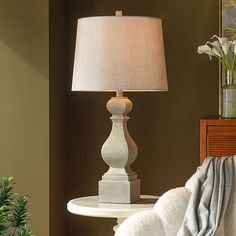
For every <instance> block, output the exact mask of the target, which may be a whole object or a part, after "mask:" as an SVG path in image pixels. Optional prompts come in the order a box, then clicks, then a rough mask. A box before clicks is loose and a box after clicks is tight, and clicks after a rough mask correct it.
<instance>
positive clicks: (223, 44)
mask: <svg viewBox="0 0 236 236" xmlns="http://www.w3.org/2000/svg"><path fill="white" fill-rule="evenodd" d="M214 38H216V39H217V40H215V41H213V42H209V41H207V42H206V44H205V45H202V46H199V47H198V50H197V52H198V53H199V54H202V53H205V54H207V55H209V57H210V59H211V57H212V56H215V57H216V58H217V59H218V60H219V61H220V62H221V63H222V66H223V68H224V69H225V73H226V74H227V75H232V76H231V77H232V78H230V76H226V77H225V83H226V84H234V85H236V77H235V78H234V74H235V71H236V40H234V41H230V40H229V39H227V38H226V37H218V36H217V35H214V36H213V37H212V39H214Z"/></svg>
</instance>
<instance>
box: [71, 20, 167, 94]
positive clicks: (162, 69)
mask: <svg viewBox="0 0 236 236" xmlns="http://www.w3.org/2000/svg"><path fill="white" fill-rule="evenodd" d="M72 90H73V91H117V90H123V91H166V90H168V87H167V78H166V65H165V53H164V43H163V34H162V22H161V19H158V18H154V17H139V16H102V17H99V16H98V17H87V18H81V19H79V20H78V29H77V38H76V50H75V58H74V73H73V82H72Z"/></svg>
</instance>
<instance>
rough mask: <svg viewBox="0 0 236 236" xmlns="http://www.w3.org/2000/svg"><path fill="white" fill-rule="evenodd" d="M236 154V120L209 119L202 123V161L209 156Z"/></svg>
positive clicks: (203, 120)
mask: <svg viewBox="0 0 236 236" xmlns="http://www.w3.org/2000/svg"><path fill="white" fill-rule="evenodd" d="M234 154H236V119H221V118H218V117H217V118H209V119H202V120H201V121H200V161H201V163H202V162H203V160H204V159H205V158H206V157H207V156H213V157H221V156H231V155H234Z"/></svg>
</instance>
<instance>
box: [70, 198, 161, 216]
mask: <svg viewBox="0 0 236 236" xmlns="http://www.w3.org/2000/svg"><path fill="white" fill-rule="evenodd" d="M157 199H158V197H156V196H150V195H142V196H141V199H140V200H139V201H137V202H135V203H132V204H111V203H99V202H98V196H89V197H81V198H76V199H73V200H71V201H69V202H68V204H67V209H68V211H69V212H71V213H73V214H76V215H82V216H91V217H104V218H127V217H129V216H130V215H133V214H134V213H137V212H140V211H144V210H151V209H152V208H153V206H154V204H155V203H156V201H157Z"/></svg>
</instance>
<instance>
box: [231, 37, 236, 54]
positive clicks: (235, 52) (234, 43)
mask: <svg viewBox="0 0 236 236" xmlns="http://www.w3.org/2000/svg"><path fill="white" fill-rule="evenodd" d="M232 46H233V53H234V54H236V40H234V41H233V42H232Z"/></svg>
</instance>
